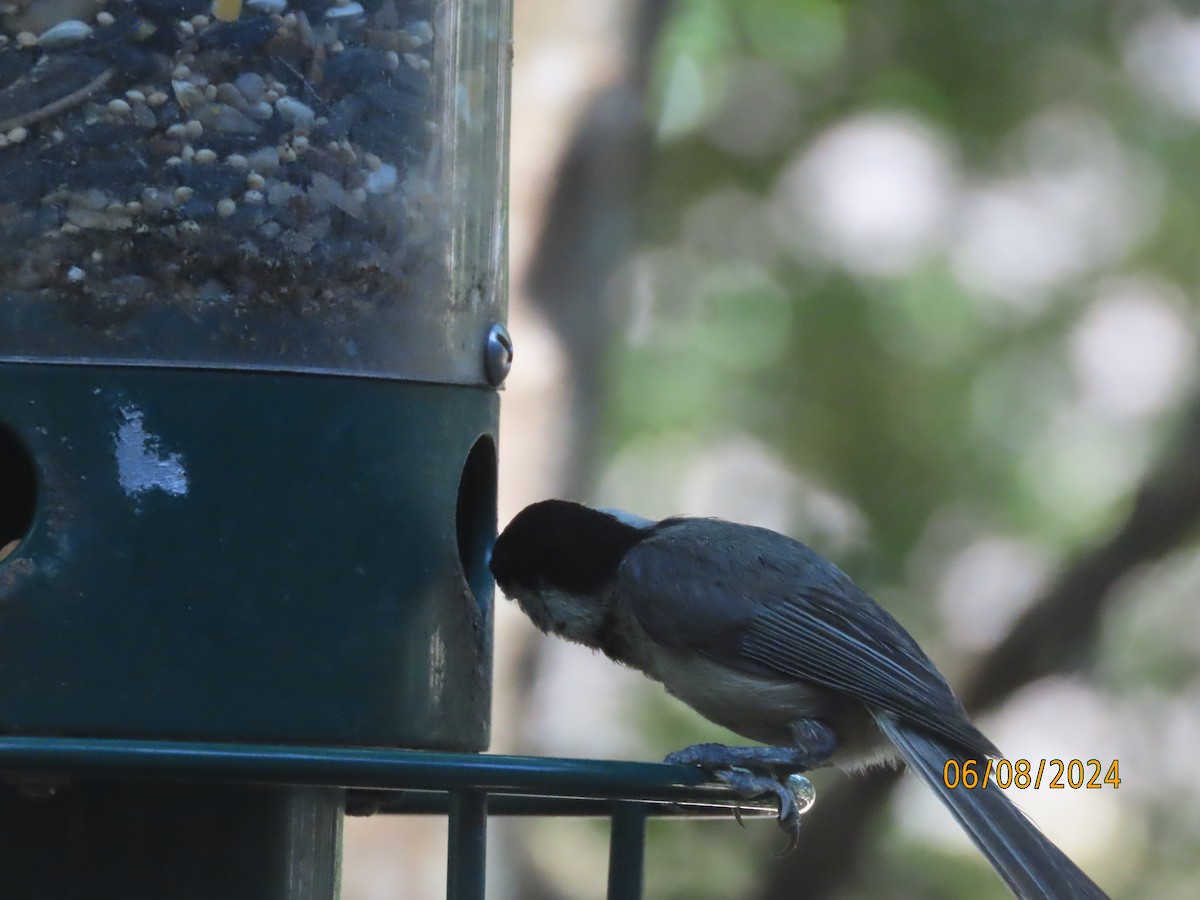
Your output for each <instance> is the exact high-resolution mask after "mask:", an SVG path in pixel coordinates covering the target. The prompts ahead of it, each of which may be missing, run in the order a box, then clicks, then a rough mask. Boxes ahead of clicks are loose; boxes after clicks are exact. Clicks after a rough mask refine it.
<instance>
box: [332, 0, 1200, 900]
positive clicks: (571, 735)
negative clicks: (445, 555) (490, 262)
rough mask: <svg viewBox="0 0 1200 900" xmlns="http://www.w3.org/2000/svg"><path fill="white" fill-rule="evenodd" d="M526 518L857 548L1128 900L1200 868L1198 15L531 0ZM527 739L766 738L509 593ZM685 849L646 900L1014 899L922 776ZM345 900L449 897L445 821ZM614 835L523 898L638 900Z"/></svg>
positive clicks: (522, 122)
mask: <svg viewBox="0 0 1200 900" xmlns="http://www.w3.org/2000/svg"><path fill="white" fill-rule="evenodd" d="M515 37H516V42H515V50H516V53H515V68H514V75H513V118H512V138H513V144H512V186H511V211H512V220H511V221H512V225H511V228H512V231H511V244H512V287H513V291H512V309H511V318H510V326H511V330H512V332H513V334H514V338H515V342H516V347H517V356H516V366H515V369H514V372H513V374H512V376H511V377H510V379H509V382H508V385H507V388H506V391H505V395H504V401H503V402H504V412H503V420H502V447H501V523H502V524H503V522H504V521H506V520H507V519H508V518H509V517H510V516H511V515H512V514H513V513H515V512H516V511H517V510H519V509H520V508H521V507H522V506H523V505H524V504H526V503H528V502H531V501H534V500H537V499H541V498H543V497H545V496H550V495H556V496H568V497H573V498H576V499H581V500H585V501H595V502H597V503H599V504H600V505H605V506H619V507H625V508H629V509H632V510H635V511H636V512H638V513H641V514H643V515H647V516H652V517H658V516H663V515H668V514H675V513H689V514H698V515H719V516H723V517H726V518H732V519H737V520H740V521H745V522H752V523H756V524H761V525H766V526H769V527H772V528H775V529H779V530H783V531H786V532H788V533H790V534H792V535H794V536H796V537H798V538H800V539H801V540H804V541H805V542H807V543H810V544H811V545H813V546H814V547H816V548H818V549H819V550H821V551H822V552H823V553H825V554H826V555H827V556H829V557H831V558H832V559H834V560H835V561H836V562H837V563H838V564H839V565H840V566H841V567H842V568H844V569H846V570H847V571H849V572H850V573H851V574H852V575H853V576H854V577H855V579H856V580H857V581H858V582H859V583H860V584H861V585H863V586H864V587H866V588H867V589H868V590H869V591H870V592H871V593H872V594H873V595H874V596H875V597H876V598H877V599H878V600H880V601H881V602H882V603H884V604H885V605H886V606H888V607H889V609H890V610H891V611H892V612H893V613H894V614H895V615H896V616H897V617H898V618H899V619H900V620H901V621H902V622H903V623H905V624H906V626H907V627H908V628H909V630H910V631H911V632H912V633H913V634H914V635H915V636H916V637H917V638H918V640H919V641H920V642H921V643H922V644H923V646H924V647H925V648H926V649H927V651H928V652H929V653H930V655H931V656H932V657H933V658H934V660H935V661H936V662H937V663H938V664H939V666H940V667H941V668H942V670H943V672H945V673H946V675H947V677H948V678H949V679H950V681H951V682H952V684H953V685H954V686H955V687H956V689H957V690H958V691H959V693H960V695H961V696H962V697H963V698H964V700H965V701H966V702H967V703H968V705H969V706H970V707H971V708H972V710H973V711H974V712H975V713H976V718H977V721H978V722H979V723H980V724H981V726H982V727H983V729H984V730H985V731H986V732H987V733H988V734H989V735H990V736H991V737H992V738H993V739H994V740H995V741H996V742H997V743H998V744H999V745H1000V747H1001V748H1002V749H1003V750H1004V751H1005V752H1006V754H1008V755H1009V756H1010V757H1012V758H1028V759H1032V760H1039V759H1042V758H1061V759H1063V760H1069V759H1073V758H1080V759H1085V760H1087V759H1093V758H1095V759H1099V760H1102V761H1103V762H1104V763H1105V765H1106V766H1107V764H1108V763H1110V762H1112V761H1113V760H1117V761H1118V762H1119V767H1120V777H1121V782H1120V787H1119V788H1115V789H1114V788H1113V787H1111V786H1110V785H1105V786H1104V788H1103V789H1101V790H1070V789H1068V790H1059V791H1050V790H1046V789H1043V790H1042V791H1036V792H1035V791H1024V792H1019V794H1018V796H1017V798H1016V799H1017V800H1018V802H1019V803H1020V804H1021V806H1022V807H1023V808H1025V809H1026V810H1027V811H1028V812H1029V813H1030V814H1031V815H1032V816H1033V818H1034V819H1035V820H1036V821H1037V822H1038V823H1039V824H1040V825H1041V826H1042V828H1043V829H1044V830H1045V831H1046V832H1047V833H1048V834H1049V835H1050V836H1051V837H1052V838H1053V839H1054V840H1055V841H1056V842H1057V843H1058V844H1059V845H1060V846H1061V847H1063V849H1064V850H1066V851H1067V852H1068V853H1069V854H1070V855H1071V856H1072V857H1074V858H1075V859H1076V860H1077V861H1078V862H1079V863H1080V864H1081V865H1082V866H1083V867H1084V868H1085V869H1087V870H1088V871H1089V872H1090V873H1091V874H1092V875H1093V876H1094V877H1095V878H1096V879H1097V880H1098V881H1099V882H1100V883H1101V884H1102V885H1103V886H1105V887H1106V889H1108V890H1109V891H1110V892H1111V893H1112V895H1113V896H1114V897H1116V898H1122V897H1125V898H1144V897H1155V898H1174V897H1180V898H1182V897H1188V898H1191V897H1194V896H1196V884H1198V883H1200V778H1198V777H1197V759H1198V755H1197V754H1198V750H1197V748H1200V603H1198V602H1197V598H1198V597H1200V557H1198V556H1197V552H1196V551H1197V543H1196V537H1197V527H1196V526H1197V522H1198V521H1200V384H1198V383H1197V377H1196V376H1197V347H1196V343H1197V324H1198V323H1197V315H1198V311H1200V310H1198V301H1197V292H1198V288H1200V13H1198V12H1197V10H1196V9H1195V6H1194V4H1186V3H1168V2H1151V0H1145V2H1124V3H1097V2H1081V0H1052V2H1041V0H974V2H971V3H965V2H961V0H942V2H937V0H857V2H854V3H849V2H844V3H842V2H833V0H690V2H687V0H680V2H677V3H674V4H671V3H666V2H662V0H658V2H653V0H554V2H550V0H517V2H516V31H515ZM498 605H499V609H498V630H497V638H496V647H497V666H498V683H497V692H496V700H495V708H494V743H493V749H494V750H496V751H499V752H521V753H538V754H546V755H575V756H590V757H603V758H622V759H656V758H660V757H661V756H662V755H664V754H665V753H667V752H668V751H670V750H672V749H676V748H678V747H680V746H682V745H684V744H687V743H691V742H694V741H698V740H705V739H714V740H722V739H724V740H733V738H732V737H731V736H730V735H729V734H728V733H725V732H722V731H721V730H720V729H717V728H716V727H715V726H710V725H708V724H706V723H704V722H703V721H702V720H700V719H699V717H698V716H696V715H694V714H692V713H691V712H690V711H688V710H686V709H684V708H683V707H682V706H680V705H679V704H678V703H676V702H675V701H673V700H670V699H669V698H667V697H666V696H665V695H664V694H663V693H662V691H661V689H660V688H658V687H657V686H656V685H653V684H649V683H646V682H644V681H643V680H641V679H640V678H639V677H637V676H635V675H633V674H631V673H629V672H625V671H621V670H619V669H617V668H616V667H614V666H612V665H611V664H609V663H608V662H607V661H606V660H604V659H602V658H598V657H596V656H594V655H592V654H590V653H589V652H587V651H585V650H581V649H580V648H576V647H572V646H567V645H564V644H560V643H554V642H547V641H544V640H543V639H542V638H541V637H540V635H537V634H536V633H535V632H534V631H533V629H532V627H531V626H529V625H528V623H526V622H525V621H524V620H523V618H522V617H521V616H520V614H519V612H517V611H516V610H515V608H514V607H513V606H512V604H509V603H507V602H505V601H503V600H500V599H498ZM816 781H817V786H818V800H817V806H816V808H815V810H814V811H813V812H812V813H811V814H810V815H809V816H808V817H806V820H805V834H804V837H803V839H802V841H801V845H800V848H799V850H798V851H797V852H796V853H794V854H792V855H790V856H787V857H784V858H774V856H773V854H774V853H775V852H776V851H777V850H778V849H779V848H780V846H781V843H782V836H781V835H780V834H779V832H778V831H777V830H776V829H775V828H774V827H773V826H772V825H771V824H770V823H769V822H750V823H748V825H747V827H746V828H745V829H742V828H739V827H738V826H737V825H736V824H734V823H732V822H703V823H700V822H694V823H686V822H685V823H680V822H673V823H662V824H654V825H652V827H651V833H650V850H649V856H648V872H647V878H648V882H647V896H648V897H651V898H674V897H679V898H685V897H686V898H762V900H766V898H776V897H779V898H783V897H787V898H793V900H794V898H809V897H814V898H815V897H863V898H866V897H889V898H904V897H913V898H918V897H919V898H959V897H973V898H974V897H980V898H988V897H996V898H999V897H1004V896H1007V894H1006V892H1005V890H1004V888H1003V886H1002V884H1001V883H1000V881H999V880H998V879H997V878H996V877H995V876H994V875H992V874H991V872H990V870H989V869H988V867H987V865H986V863H984V862H983V860H982V858H981V857H979V856H978V854H976V853H975V851H974V850H973V849H972V848H971V846H970V844H969V843H968V842H967V840H966V838H965V837H963V836H962V835H961V834H960V833H959V831H958V828H957V827H956V826H955V825H954V823H953V822H952V820H951V819H950V817H949V815H948V814H946V813H945V812H944V811H943V810H942V808H941V807H940V806H939V805H938V804H937V802H936V801H935V800H934V799H933V798H932V796H931V795H929V794H928V793H927V792H925V791H924V790H923V789H922V788H921V787H920V786H919V785H918V784H917V783H916V782H915V780H913V779H911V778H909V777H906V776H899V775H898V774H897V773H892V772H880V773H873V774H871V775H868V776H855V777H847V776H845V775H842V774H839V773H836V772H832V773H820V774H819V776H818V777H817V779H816ZM347 835H348V837H347V849H346V877H345V882H346V883H345V889H344V894H345V897H346V900H376V898H384V897H388V898H410V897H411V898H425V897H436V896H439V895H441V894H442V892H443V891H444V887H443V878H444V865H445V855H444V854H445V850H444V847H445V844H444V840H445V827H444V823H441V822H439V821H437V820H419V821H407V822H406V821H400V820H397V821H383V820H379V821H375V820H354V821H351V822H350V823H349V824H348V826H347ZM606 838H607V834H606V827H605V826H604V825H602V824H600V823H594V822H561V821H554V822H537V821H532V822H519V823H504V822H497V823H494V824H493V826H492V830H491V843H490V847H489V850H490V854H489V869H490V881H489V897H496V898H505V897H516V898H590V897H600V896H603V890H604V887H603V885H604V871H605V856H606V853H607V844H606Z"/></svg>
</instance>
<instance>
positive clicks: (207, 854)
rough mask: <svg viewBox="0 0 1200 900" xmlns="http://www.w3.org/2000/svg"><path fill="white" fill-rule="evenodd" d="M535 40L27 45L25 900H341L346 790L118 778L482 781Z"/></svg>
mask: <svg viewBox="0 0 1200 900" xmlns="http://www.w3.org/2000/svg"><path fill="white" fill-rule="evenodd" d="M509 19H510V10H509V5H508V3H507V2H506V0H457V2H438V3H434V2H432V0H362V2H355V0H352V2H344V0H336V2H335V0H245V2H244V3H242V2H240V0H216V2H215V3H214V2H212V0H108V2H107V3H106V2H103V0H95V2H93V0H75V2H62V3H58V2H56V3H53V4H51V3H43V2H38V0H35V2H16V3H12V4H7V5H6V7H5V11H4V12H2V13H0V29H2V32H3V38H2V39H0V484H2V485H3V487H0V503H2V504H3V508H2V510H0V556H3V559H0V734H2V735H4V736H5V737H4V739H6V740H9V741H10V744H9V745H8V746H9V747H10V749H11V748H12V747H18V746H23V747H24V748H25V749H26V750H29V751H30V752H31V753H33V754H34V763H32V764H31V767H32V769H33V770H32V771H23V772H21V773H14V772H12V771H9V772H8V775H7V777H6V778H5V780H4V783H3V786H2V787H0V822H3V823H4V825H3V826H0V829H3V830H4V836H5V839H4V840H3V841H0V896H6V897H17V896H22V897H32V896H37V897H68V896H70V897H75V896H88V897H107V896H113V897H123V898H129V897H150V896H159V897H167V896H169V897H172V898H190V897H196V898H201V897H203V898H208V897H214V898H215V897H221V898H226V900H229V898H240V897H245V898H251V897H253V898H257V900H262V898H272V897H280V898H283V897H287V898H329V897H332V896H334V890H335V883H336V875H337V866H336V852H337V847H338V841H337V835H338V833H339V825H340V816H341V807H342V795H341V789H340V787H338V788H336V789H335V788H331V787H321V786H315V785H314V786H309V787H303V788H296V787H280V786H275V787H269V788H266V787H261V786H251V785H249V784H246V783H236V782H233V781H228V780H222V779H223V776H221V777H218V779H217V781H213V782H203V781H199V782H198V781H197V780H196V779H195V778H194V777H190V779H189V781H188V783H181V782H176V781H172V780H165V781H156V780H153V779H150V780H147V779H144V778H140V777H135V776H137V775H138V774H139V772H141V771H144V770H145V767H144V766H143V767H141V768H140V769H139V768H138V767H136V766H135V767H132V768H131V769H129V770H123V771H122V772H121V774H120V776H119V777H108V778H104V777H100V778H96V777H89V778H81V777H80V776H79V772H80V771H81V769H80V766H82V768H83V769H86V768H87V764H88V762H89V760H90V761H91V762H95V759H96V758H99V757H98V756H97V755H99V756H102V755H103V753H104V752H108V753H110V754H116V755H117V756H118V757H119V756H120V755H121V754H125V755H126V756H128V755H129V754H133V753H134V749H133V748H135V747H142V748H146V747H154V746H156V745H161V742H169V741H187V742H192V743H193V744H195V745H205V746H212V747H216V746H218V745H219V746H224V747H226V748H229V747H235V746H237V747H246V746H256V747H260V748H266V749H263V750H261V751H260V752H261V754H262V756H263V757H264V758H270V757H272V756H273V755H274V756H275V757H282V756H283V755H285V754H284V753H283V748H284V747H287V746H295V745H320V746H326V747H357V748H370V747H374V748H409V749H424V750H441V751H462V752H465V751H478V750H482V749H484V748H485V747H486V745H487V742H488V727H489V705H490V693H491V588H490V579H489V577H488V575H487V570H486V560H485V553H486V550H487V547H488V546H489V545H490V541H491V539H492V537H493V535H494V529H495V465H496V461H495V430H496V418H497V406H498V404H497V395H496V392H495V388H496V387H497V386H498V385H499V383H500V381H501V380H502V379H503V377H504V375H505V373H506V371H507V366H508V362H509V356H510V350H511V348H510V346H509V344H508V341H507V335H506V333H505V331H504V327H503V324H502V323H503V319H504V314H505V296H506V285H505V253H506V247H505V227H504V226H505V214H504V213H505V204H504V198H505V194H504V184H505V158H506V154H505V123H506V107H507V96H508V91H507V73H508V65H509V37H508V35H509ZM80 740H82V741H84V742H85V743H86V742H91V743H86V746H87V747H89V748H90V749H88V750H86V751H80V752H81V756H82V759H76V760H74V761H72V762H64V761H63V760H61V759H59V760H57V761H56V760H55V759H54V758H53V753H54V752H55V748H56V747H57V748H59V749H60V750H61V749H62V747H63V746H65V744H64V742H70V741H80ZM21 741H24V742H25V743H24V744H21V743H20V742H21ZM31 741H32V742H34V743H33V744H30V743H29V742H31ZM13 742H16V743H13ZM37 742H41V743H40V744H39V743H37ZM106 742H107V743H106ZM156 742H159V744H156ZM74 746H80V745H78V744H76V745H74ZM271 748H276V749H274V750H272V749H271ZM214 752H215V751H214ZM39 753H40V754H41V757H40V758H41V759H42V760H44V764H38V763H37V759H38V758H39V757H38V755H37V754H39ZM0 768H3V762H2V761H0ZM94 774H95V773H93V775H94ZM330 783H331V784H337V782H336V781H331V782H330Z"/></svg>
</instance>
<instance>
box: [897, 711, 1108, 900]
mask: <svg viewBox="0 0 1200 900" xmlns="http://www.w3.org/2000/svg"><path fill="white" fill-rule="evenodd" d="M875 721H876V722H877V723H878V725H879V728H880V729H881V730H882V731H883V733H884V734H886V735H887V737H888V738H889V739H890V740H891V742H892V743H893V744H895V746H896V748H897V749H898V750H899V751H900V754H901V755H902V756H903V757H904V760H905V762H907V763H908V765H909V768H911V769H912V770H913V771H914V772H916V773H917V775H919V776H920V777H921V779H922V780H923V781H924V782H925V783H926V784H928V785H929V786H930V787H931V788H932V789H933V791H934V792H935V793H936V794H937V795H938V799H940V800H941V801H942V803H944V804H945V805H946V807H947V809H949V810H950V812H951V814H953V816H954V818H955V819H957V820H958V823H959V824H960V825H961V826H962V827H963V829H964V830H965V831H966V832H967V834H968V835H969V836H970V838H971V840H972V841H974V843H975V846H976V847H978V848H979V850H980V852H982V853H983V855H984V856H986V857H987V859H988V862H990V863H991V864H992V868H994V869H995V870H996V871H997V872H998V873H999V874H1000V876H1001V877H1002V878H1003V879H1004V881H1005V882H1006V883H1007V884H1008V886H1009V888H1010V889H1011V890H1012V892H1013V893H1014V894H1015V895H1016V896H1017V897H1020V898H1022V900H1107V895H1106V894H1105V893H1104V891H1102V890H1100V888H1099V887H1097V886H1096V883H1095V882H1093V881H1092V880H1091V879H1090V878H1088V876H1087V875H1086V874H1084V872H1083V870H1082V869H1080V868H1079V867H1078V866H1077V865H1075V863H1073V862H1071V860H1070V859H1069V858H1068V857H1067V855H1066V854H1065V853H1063V852H1062V851H1061V850H1059V849H1058V847H1056V846H1055V845H1054V844H1053V843H1052V842H1051V841H1050V840H1049V838H1047V837H1046V836H1045V835H1044V834H1042V833H1041V832H1040V831H1039V830H1038V828H1037V826H1036V825H1034V824H1033V822H1032V821H1031V820H1030V819H1029V818H1028V817H1027V816H1026V815H1025V814H1024V813H1023V812H1021V810H1020V809H1018V808H1017V807H1016V805H1015V804H1013V802H1012V801H1011V800H1009V799H1008V797H1007V796H1005V793H1004V791H1002V790H1001V789H1000V788H999V787H997V786H996V784H995V783H994V782H992V783H988V784H987V785H986V786H977V787H974V788H966V787H964V786H963V785H962V784H961V782H960V783H959V784H958V786H957V787H954V788H950V787H947V785H946V776H945V767H946V763H947V761H948V760H952V759H953V760H957V761H958V763H959V765H960V767H961V765H962V764H963V763H964V762H965V761H966V757H964V756H963V755H962V754H961V753H959V752H957V751H955V750H952V749H950V748H949V747H948V746H947V745H946V744H945V743H944V742H942V741H941V740H939V739H938V738H936V737H933V736H931V735H928V734H926V733H925V732H922V731H919V730H917V729H915V728H912V727H911V726H908V725H905V724H903V723H901V722H898V721H896V719H894V718H893V717H891V716H889V715H888V714H887V713H880V714H878V715H876V716H875ZM959 771H960V772H961V771H962V770H961V768H960V770H959Z"/></svg>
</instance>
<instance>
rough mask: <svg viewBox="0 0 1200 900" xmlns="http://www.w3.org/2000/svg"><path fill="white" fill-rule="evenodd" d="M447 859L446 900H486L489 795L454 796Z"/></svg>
mask: <svg viewBox="0 0 1200 900" xmlns="http://www.w3.org/2000/svg"><path fill="white" fill-rule="evenodd" d="M449 841H450V844H449V852H448V853H447V859H446V900H483V890H484V883H485V877H484V875H485V873H484V869H485V866H486V864H487V793H486V792H485V791H480V790H466V791H454V792H453V793H451V795H450V838H449Z"/></svg>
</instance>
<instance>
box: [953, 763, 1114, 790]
mask: <svg viewBox="0 0 1200 900" xmlns="http://www.w3.org/2000/svg"><path fill="white" fill-rule="evenodd" d="M942 783H943V784H944V785H945V786H946V787H948V788H951V789H953V788H957V787H964V788H966V789H967V790H975V789H981V788H986V787H987V786H988V785H989V784H994V785H996V786H997V787H1001V788H1010V787H1014V788H1016V789H1017V790H1022V791H1024V790H1028V789H1030V788H1033V789H1034V790H1038V789H1039V788H1041V787H1043V786H1045V787H1048V788H1051V789H1053V790H1066V789H1067V788H1070V789H1071V790H1076V791H1078V790H1089V791H1098V790H1100V789H1101V788H1104V787H1111V788H1119V787H1120V786H1121V766H1120V761H1119V760H1116V759H1114V760H1113V761H1112V762H1110V763H1109V764H1108V765H1107V766H1105V764H1104V763H1102V762H1101V761H1100V760H1098V759H1065V760H1064V759H1038V760H1028V759H990V758H989V759H983V760H978V759H969V760H967V761H965V762H963V761H962V760H958V759H948V760H946V765H945V766H943V767H942Z"/></svg>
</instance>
